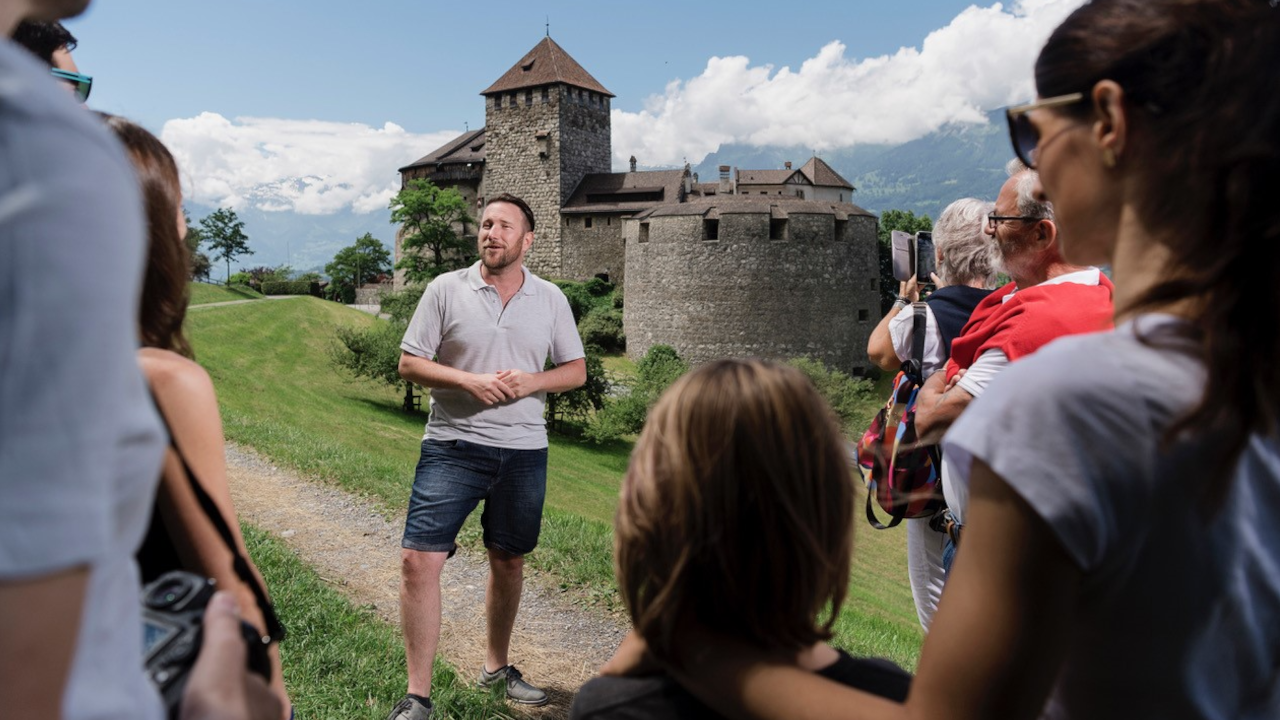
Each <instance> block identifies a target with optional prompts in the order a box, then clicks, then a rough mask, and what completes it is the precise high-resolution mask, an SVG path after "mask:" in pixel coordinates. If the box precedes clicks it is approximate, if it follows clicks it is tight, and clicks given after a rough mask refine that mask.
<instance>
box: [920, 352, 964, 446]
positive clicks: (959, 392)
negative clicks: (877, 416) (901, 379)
mask: <svg viewBox="0 0 1280 720" xmlns="http://www.w3.org/2000/svg"><path fill="white" fill-rule="evenodd" d="M971 402H973V396H972V395H970V394H969V393H968V391H966V390H965V389H963V388H961V387H959V386H958V385H957V384H956V382H955V381H952V382H950V383H948V382H947V373H946V371H945V370H941V371H939V372H936V373H934V374H932V375H930V376H929V379H928V380H925V381H924V385H922V386H921V387H920V395H919V396H918V397H917V398H916V437H917V438H918V440H919V441H920V442H921V443H923V444H925V445H933V444H937V442H938V441H939V440H941V439H942V436H943V435H944V434H945V433H946V432H947V428H949V427H951V425H952V423H954V422H955V421H956V419H957V418H959V417H960V413H962V412H964V409H965V408H967V407H969V403H971Z"/></svg>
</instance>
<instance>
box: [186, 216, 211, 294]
mask: <svg viewBox="0 0 1280 720" xmlns="http://www.w3.org/2000/svg"><path fill="white" fill-rule="evenodd" d="M182 221H183V222H184V223H185V224H186V226H187V237H186V239H185V240H186V243H187V251H188V253H189V255H190V256H191V279H192V280H201V281H208V280H209V271H210V270H212V269H213V263H212V262H210V261H209V256H208V255H205V254H204V253H202V252H200V243H201V242H203V241H204V233H203V232H201V231H200V228H198V227H195V226H194V225H192V224H191V216H190V215H188V214H187V209H186V208H185V207H184V208H182Z"/></svg>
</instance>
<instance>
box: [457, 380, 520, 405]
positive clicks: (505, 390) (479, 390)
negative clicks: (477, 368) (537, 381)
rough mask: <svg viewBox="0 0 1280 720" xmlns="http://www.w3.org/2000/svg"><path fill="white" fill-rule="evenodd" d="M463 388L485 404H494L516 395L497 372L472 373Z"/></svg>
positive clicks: (513, 397)
mask: <svg viewBox="0 0 1280 720" xmlns="http://www.w3.org/2000/svg"><path fill="white" fill-rule="evenodd" d="M464 388H465V389H466V391H467V392H469V393H471V396H472V397H474V398H475V399H477V400H479V401H480V402H482V403H484V404H485V405H496V404H498V403H500V402H506V401H507V400H513V399H515V397H516V393H515V391H514V390H512V389H511V388H510V387H509V386H508V385H507V384H506V383H504V382H503V381H502V378H501V377H499V373H483V374H480V373H473V374H472V375H471V377H470V378H468V380H467V382H466V384H465V385H464Z"/></svg>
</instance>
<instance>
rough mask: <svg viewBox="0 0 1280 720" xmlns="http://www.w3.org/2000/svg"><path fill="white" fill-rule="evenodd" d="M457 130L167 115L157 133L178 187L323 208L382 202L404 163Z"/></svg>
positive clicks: (367, 208)
mask: <svg viewBox="0 0 1280 720" xmlns="http://www.w3.org/2000/svg"><path fill="white" fill-rule="evenodd" d="M458 135H459V133H458V132H456V131H452V132H451V131H442V132H437V133H430V134H425V135H419V134H413V133H409V132H406V131H405V130H404V128H402V127H400V126H398V125H396V124H394V123H386V124H385V125H383V126H382V127H381V128H375V127H370V126H368V125H361V124H356V123H337V122H325V121H320V120H281V119H275V118H235V119H234V120H228V119H227V118H224V117H223V116H221V115H218V114H216V113H210V112H206V113H201V114H200V115H199V116H197V117H193V118H184V119H178V120H170V121H168V122H166V123H165V124H164V128H163V129H162V130H161V133H160V136H161V139H162V140H163V141H164V143H165V145H167V146H168V147H169V149H170V150H171V151H172V152H173V155H174V157H175V159H176V160H177V161H178V166H179V167H180V168H181V170H182V175H183V192H184V193H185V194H186V196H187V197H188V198H190V199H191V200H193V201H195V202H198V203H201V204H204V205H212V206H229V207H233V208H241V207H245V206H252V207H257V208H259V209H262V210H267V211H281V212H283V211H293V212H297V213H300V214H303V215H328V214H332V213H335V212H339V211H341V210H344V209H347V208H350V209H351V210H353V211H355V212H357V213H368V212H373V211H375V210H381V209H384V208H386V207H387V203H388V202H390V200H391V196H392V195H394V194H395V192H396V191H397V190H398V189H399V186H400V176H399V175H398V174H397V173H396V168H399V167H403V166H405V165H408V164H409V163H411V162H413V161H414V160H417V159H418V158H420V157H422V156H423V155H426V154H427V153H429V152H431V151H432V150H435V149H436V148H438V147H440V146H441V145H443V144H445V143H446V142H448V141H449V140H452V139H453V138H455V137H457V136H458Z"/></svg>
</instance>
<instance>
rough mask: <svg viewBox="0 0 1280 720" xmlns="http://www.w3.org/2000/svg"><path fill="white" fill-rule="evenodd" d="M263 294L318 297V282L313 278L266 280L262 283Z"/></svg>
mask: <svg viewBox="0 0 1280 720" xmlns="http://www.w3.org/2000/svg"><path fill="white" fill-rule="evenodd" d="M262 294H263V295H314V296H316V297H320V283H318V282H316V281H314V280H290V281H287V282H277V281H267V282H264V283H262Z"/></svg>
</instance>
